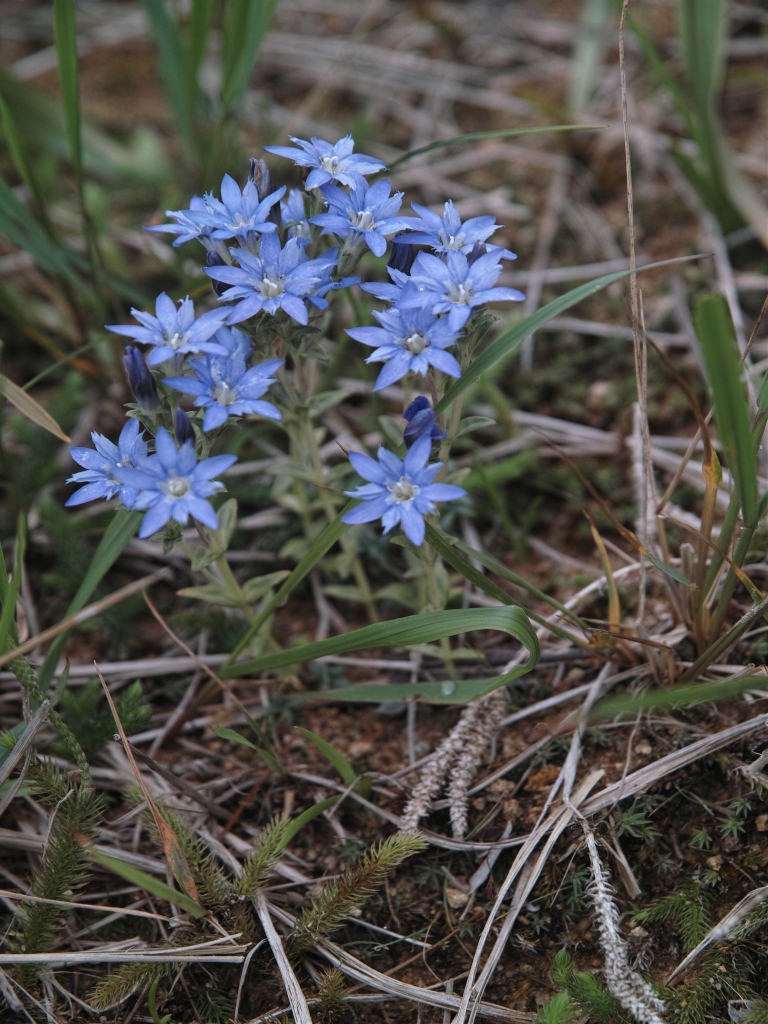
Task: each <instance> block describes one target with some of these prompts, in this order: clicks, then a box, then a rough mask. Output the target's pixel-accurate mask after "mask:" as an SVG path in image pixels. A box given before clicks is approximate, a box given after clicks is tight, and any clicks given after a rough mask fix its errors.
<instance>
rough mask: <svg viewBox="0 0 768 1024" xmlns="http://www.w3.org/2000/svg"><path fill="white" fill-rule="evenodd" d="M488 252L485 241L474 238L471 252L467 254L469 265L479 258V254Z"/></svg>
mask: <svg viewBox="0 0 768 1024" xmlns="http://www.w3.org/2000/svg"><path fill="white" fill-rule="evenodd" d="M487 252H488V249H487V247H486V244H485V242H481V241H480V239H479V238H478V239H476V241H475V244H474V245H473V246H472V252H471V253H470V254H469V265H470V266H472V264H473V263H474V262H475V260H479V259H480V257H481V256H485V254H486V253H487Z"/></svg>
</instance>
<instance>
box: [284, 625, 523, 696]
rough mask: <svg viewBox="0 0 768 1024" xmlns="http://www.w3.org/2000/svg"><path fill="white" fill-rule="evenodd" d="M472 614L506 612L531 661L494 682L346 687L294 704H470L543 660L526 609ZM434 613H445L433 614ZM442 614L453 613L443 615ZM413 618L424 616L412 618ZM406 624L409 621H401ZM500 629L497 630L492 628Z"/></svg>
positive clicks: (509, 627) (508, 630)
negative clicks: (399, 702) (409, 702)
mask: <svg viewBox="0 0 768 1024" xmlns="http://www.w3.org/2000/svg"><path fill="white" fill-rule="evenodd" d="M468 610H471V611H495V612H499V611H503V612H504V613H505V614H506V616H507V622H506V625H505V627H504V632H506V633H509V635H510V636H513V637H514V638H515V639H516V640H518V641H519V642H520V643H521V644H522V645H523V647H525V648H526V650H527V651H528V654H529V658H528V661H526V662H525V663H524V664H522V665H517V666H515V668H513V669H511V670H510V671H509V672H506V673H504V674H503V675H500V676H493V677H492V678H490V679H465V680H463V681H461V682H454V681H453V680H450V679H446V680H444V681H443V682H440V683H381V684H379V683H362V684H360V685H358V686H345V687H342V688H339V689H336V690H320V691H318V692H317V693H299V694H296V695H295V696H292V697H291V698H290V701H289V702H290V703H291V704H304V703H306V702H307V701H311V700H323V701H326V700H331V701H346V702H350V703H354V704H360V703H368V704H371V703H372V704H381V703H388V702H392V701H403V700H412V699H413V698H414V697H415V698H417V699H418V700H420V701H423V702H425V703H427V704H466V703H468V702H469V701H471V700H475V699H476V698H477V697H483V696H485V694H487V693H491V692H492V691H493V690H498V689H499V688H500V687H502V686H505V685H506V684H507V683H511V682H512V681H513V680H514V679H519V677H520V676H522V675H525V673H526V672H530V671H531V669H532V668H534V667H535V665H536V663H537V662H538V660H539V656H540V651H539V642H538V639H537V638H536V634H535V633H534V631H533V628H532V626H531V624H530V622H529V621H528V617H527V616H526V614H525V612H524V611H523V610H522V608H503V609H500V608H482V609H468ZM432 614H433V615H434V614H441V613H439V612H433V613H432ZM442 614H450V613H445V612H443V613H442ZM412 618H413V619H418V618H423V616H412ZM401 621H406V620H401ZM491 628H497V627H491Z"/></svg>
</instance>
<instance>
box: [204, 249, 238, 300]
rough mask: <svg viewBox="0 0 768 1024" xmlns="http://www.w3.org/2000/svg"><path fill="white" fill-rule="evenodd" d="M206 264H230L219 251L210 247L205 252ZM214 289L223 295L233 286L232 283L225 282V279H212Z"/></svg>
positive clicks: (212, 265) (214, 265)
mask: <svg viewBox="0 0 768 1024" xmlns="http://www.w3.org/2000/svg"><path fill="white" fill-rule="evenodd" d="M205 265H206V267H226V266H229V264H228V263H227V261H226V260H223V259H222V258H221V256H219V254H218V253H217V252H214V251H213V249H209V250H208V252H207V253H206V254H205ZM211 283H212V284H213V290H214V291H215V292H216V294H217V295H223V294H224V292H225V291H226V290H227V288H231V287H232V286H231V285H228V284H225V283H224V281H212V282H211Z"/></svg>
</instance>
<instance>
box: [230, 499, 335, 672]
mask: <svg viewBox="0 0 768 1024" xmlns="http://www.w3.org/2000/svg"><path fill="white" fill-rule="evenodd" d="M354 507H355V502H354V501H349V502H347V504H346V505H345V506H344V508H343V509H342V510H341V512H339V514H338V516H337V517H336V518H335V519H334V520H333V522H332V523H329V524H328V525H327V526H326V528H325V529H324V530H323V532H322V533H321V534H320V536H319V537H318V538H317V540H315V542H314V543H313V544H312V546H311V547H310V549H309V551H308V552H307V553H306V555H304V557H303V558H302V559H301V560H300V561H299V562H298V564H297V565H296V567H295V568H294V569H293V571H292V572H291V574H290V576H288V578H287V579H286V580H285V582H284V583H283V584H282V586H281V587H280V588H279V589H278V590H277V591H276V593H275V595H274V597H272V598H271V599H270V600H269V601H268V602H267V603H266V605H264V607H263V608H262V609H261V611H260V612H259V615H258V616H257V618H256V621H255V622H253V623H252V624H251V625H250V626H249V627H248V629H247V630H246V632H245V634H244V636H243V637H241V639H240V640H239V641H238V643H237V644H236V646H235V648H234V650H233V651H232V654H231V655H230V660H229V662H227V666H229V665H231V663H232V659H233V658H236V657H237V655H238V654H239V653H240V651H242V650H243V649H244V648H245V646H246V645H247V644H248V643H249V641H250V640H251V639H252V637H254V636H256V634H257V633H258V631H259V630H260V629H261V627H262V626H263V625H264V623H265V622H266V621H267V619H268V618H269V617H270V615H272V613H273V612H274V611H275V609H277V608H279V607H280V605H282V604H285V602H286V601H287V600H288V596H289V595H290V593H291V592H292V591H293V589H294V587H297V586H298V585H299V583H301V581H302V580H303V579H304V577H305V576H308V575H309V574H310V573H311V572H312V570H313V569H314V567H315V566H316V565H317V563H318V562H319V561H320V559H321V558H322V557H323V556H324V555H325V554H326V553H327V552H328V551H330V549H331V548H332V547H333V545H334V544H335V543H336V541H337V540H338V539H339V537H341V535H342V533H343V532H344V530H345V526H344V524H343V523H342V521H341V517H342V515H343V514H344V513H345V512H348V511H349V509H351V508H354Z"/></svg>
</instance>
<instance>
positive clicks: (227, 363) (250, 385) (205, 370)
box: [163, 351, 283, 430]
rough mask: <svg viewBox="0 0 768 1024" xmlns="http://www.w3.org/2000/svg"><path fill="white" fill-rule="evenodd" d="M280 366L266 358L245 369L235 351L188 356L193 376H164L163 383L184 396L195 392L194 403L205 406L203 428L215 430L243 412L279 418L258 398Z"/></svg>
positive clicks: (279, 360)
mask: <svg viewBox="0 0 768 1024" xmlns="http://www.w3.org/2000/svg"><path fill="white" fill-rule="evenodd" d="M282 365H283V360H282V359H268V360H267V361H266V362H263V363H259V364H258V365H257V366H252V367H251V368H250V370H247V369H246V368H245V358H244V356H243V354H242V352H240V351H235V352H233V353H232V355H230V356H226V357H224V356H205V357H204V358H202V359H190V360H189V366H190V368H191V369H192V370H194V372H195V376H194V377H166V378H165V380H164V381H163V383H164V384H167V385H168V386H169V387H172V388H174V389H175V390H176V391H181V393H182V394H184V395H195V396H196V397H195V405H196V406H197V407H198V408H199V409H205V416H204V417H203V430H215V428H216V427H220V426H221V425H222V424H223V423H226V421H227V419H228V418H229V417H230V416H245V415H246V414H247V413H254V414H257V415H259V416H266V417H267V418H268V419H271V420H281V419H282V418H283V416H282V413H281V412H280V411H279V410H278V409H276V408H275V406H274V405H272V403H271V402H261V401H259V399H260V398H261V396H262V395H263V394H264V392H265V391H266V390H267V388H268V387H269V385H270V384H274V383H275V378H274V377H273V376H272V374H273V373H274V372H275V371H276V370H278V369H279V368H280V367H281V366H282Z"/></svg>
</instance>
